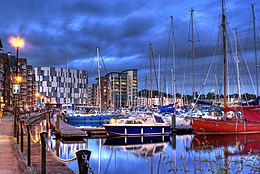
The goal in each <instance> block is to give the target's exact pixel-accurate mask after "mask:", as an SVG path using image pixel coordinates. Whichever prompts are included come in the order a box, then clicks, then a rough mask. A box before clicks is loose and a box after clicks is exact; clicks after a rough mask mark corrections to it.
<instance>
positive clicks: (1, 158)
mask: <svg viewBox="0 0 260 174" xmlns="http://www.w3.org/2000/svg"><path fill="white" fill-rule="evenodd" d="M12 135H13V117H10V116H3V117H2V118H0V174H21V173H25V174H26V173H29V170H28V168H27V166H26V164H25V162H24V161H23V160H22V156H21V153H20V152H19V149H18V146H17V145H16V139H14V138H13V137H12Z"/></svg>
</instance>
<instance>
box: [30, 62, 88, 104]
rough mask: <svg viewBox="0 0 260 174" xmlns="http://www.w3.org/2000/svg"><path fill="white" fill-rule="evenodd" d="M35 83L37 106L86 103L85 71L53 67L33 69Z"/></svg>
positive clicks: (86, 82) (86, 84)
mask: <svg viewBox="0 0 260 174" xmlns="http://www.w3.org/2000/svg"><path fill="white" fill-rule="evenodd" d="M34 74H35V81H36V83H37V84H38V87H37V91H38V93H39V94H40V96H43V97H42V98H41V99H40V100H38V105H40V104H42V102H44V103H55V104H66V103H70V104H85V103H87V99H88V98H87V86H88V76H87V71H85V70H75V69H66V68H54V67H35V68H34Z"/></svg>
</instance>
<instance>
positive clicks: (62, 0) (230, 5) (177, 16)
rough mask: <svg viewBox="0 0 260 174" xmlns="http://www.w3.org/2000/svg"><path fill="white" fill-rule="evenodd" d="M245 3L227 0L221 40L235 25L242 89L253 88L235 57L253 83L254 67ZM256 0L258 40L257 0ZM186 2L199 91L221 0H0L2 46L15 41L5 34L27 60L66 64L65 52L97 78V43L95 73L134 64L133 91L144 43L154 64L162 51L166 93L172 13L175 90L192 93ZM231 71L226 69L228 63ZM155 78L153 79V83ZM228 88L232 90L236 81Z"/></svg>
mask: <svg viewBox="0 0 260 174" xmlns="http://www.w3.org/2000/svg"><path fill="white" fill-rule="evenodd" d="M252 3H253V1H250V0H227V1H226V15H227V23H228V32H229V33H228V38H229V41H228V45H230V47H232V51H234V50H235V49H234V36H233V31H232V30H233V28H237V37H238V42H239V45H241V46H242V49H241V48H239V56H241V60H240V62H241V64H240V69H241V74H243V75H241V79H242V78H243V77H244V80H241V83H244V86H243V85H242V86H243V87H242V88H244V89H245V90H249V92H253V88H252V87H249V86H250V84H251V81H250V80H248V79H250V78H248V76H246V75H244V74H246V68H245V65H244V64H242V62H244V60H246V62H247V64H248V66H249V70H250V74H251V75H252V82H253V83H254V82H255V81H256V80H255V75H254V74H255V72H256V71H255V58H254V55H253V54H252V53H253V49H254V47H253V24H252V11H251V4H252ZM255 3H256V4H255V15H256V25H257V39H258V40H259V35H258V25H259V19H260V12H259V11H260V3H259V4H258V2H257V1H255ZM191 8H193V9H194V10H195V12H194V19H195V23H194V24H195V25H194V35H195V38H194V40H195V41H196V42H195V65H196V66H195V71H196V73H195V77H196V88H197V89H196V90H197V91H198V90H199V89H198V88H199V87H200V86H201V84H202V83H203V80H204V79H205V76H206V74H207V69H208V67H209V63H210V61H211V59H212V57H213V56H214V55H215V56H214V57H215V59H216V60H213V62H214V61H215V65H216V62H222V59H221V57H220V56H219V55H221V54H222V53H221V48H222V46H218V47H217V45H220V43H222V41H221V39H220V40H219V41H218V39H217V38H218V33H219V26H220V19H221V0H182V1H180V0H149V1H148V0H131V1H127V0H109V1H106V0H44V1H43V0H37V1H35V0H23V1H20V0H1V3H0V11H1V18H0V23H1V28H0V38H1V40H2V43H3V46H4V52H11V53H12V55H15V48H13V47H12V46H11V44H10V43H9V38H10V37H12V36H20V37H22V38H23V39H24V40H25V46H24V47H23V48H21V49H20V52H19V53H20V57H26V58H27V59H28V64H31V65H33V66H52V67H66V64H67V57H69V63H68V66H69V68H73V69H82V70H87V71H89V78H90V80H89V83H92V82H93V81H92V80H93V79H94V78H95V77H97V54H96V48H97V47H100V50H101V55H102V58H103V60H104V63H105V66H104V65H102V75H105V74H106V73H109V72H112V71H113V72H114V71H116V72H117V71H123V70H126V69H138V77H139V90H140V89H143V88H145V87H147V88H149V81H148V82H147V83H145V79H147V78H149V43H150V42H151V43H152V47H153V56H154V62H155V63H156V65H154V66H155V68H157V66H158V65H157V64H158V55H159V54H160V55H161V76H162V77H161V79H163V80H162V82H161V84H162V86H164V87H162V88H163V90H164V91H167V90H169V92H170V91H171V88H170V87H169V89H168V88H166V87H165V86H171V83H172V82H171V75H170V74H171V69H172V65H173V63H172V51H171V48H172V40H171V36H170V29H171V28H170V27H171V25H170V22H171V21H170V16H173V19H174V34H175V41H174V43H175V54H176V81H177V92H179V93H182V92H183V91H185V92H186V93H191V88H192V77H193V76H192V75H191V74H192V61H191V58H190V55H191V42H188V40H189V38H188V36H189V25H190V9H191ZM258 43H259V41H258ZM68 45H69V49H68ZM258 46H259V45H258ZM68 50H69V51H68ZM214 50H215V51H214ZM230 52H231V51H230ZM230 52H229V53H230ZM68 55H69V56H68ZM242 55H243V57H244V58H243V59H244V60H242ZM259 55H260V54H259ZM231 59H234V57H232V58H231ZM215 65H214V66H215ZM230 65H231V66H232V65H233V64H230ZM217 68H219V66H215V68H212V71H213V70H214V69H215V70H216V69H217ZM233 68H234V67H233ZM105 69H106V70H107V71H106V72H105ZM220 69H221V68H220ZM215 70H214V71H215ZM230 70H231V71H233V70H232V68H230ZM156 71H157V70H156ZM217 71H219V72H220V71H221V70H217ZM154 72H155V71H154ZM154 74H155V73H154ZM184 74H185V77H186V79H185V80H184ZM214 74H215V73H214ZM220 74H221V73H220ZM210 75H211V76H209V77H208V78H209V80H208V81H207V84H209V86H210V87H208V88H207V89H208V90H213V89H215V86H217V85H219V84H221V83H220V82H218V79H219V78H218V77H216V75H213V72H210ZM146 77H147V78H146ZM230 79H232V80H234V79H235V76H230ZM166 81H167V83H166ZM183 82H185V90H184V89H183ZM155 83H156V81H155V80H154V84H153V86H154V89H155V86H156V85H155ZM234 83H235V82H234ZM233 86H234V85H233ZM230 88H231V87H230ZM233 88H234V90H235V88H236V87H233ZM234 90H233V91H234ZM244 92H245V91H244Z"/></svg>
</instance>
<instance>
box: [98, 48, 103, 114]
mask: <svg viewBox="0 0 260 174" xmlns="http://www.w3.org/2000/svg"><path fill="white" fill-rule="evenodd" d="M97 57H98V104H99V111H100V112H101V109H102V101H101V79H100V78H101V75H100V71H101V67H100V48H99V47H97Z"/></svg>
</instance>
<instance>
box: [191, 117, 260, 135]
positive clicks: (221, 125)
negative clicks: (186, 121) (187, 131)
mask: <svg viewBox="0 0 260 174" xmlns="http://www.w3.org/2000/svg"><path fill="white" fill-rule="evenodd" d="M191 124H192V128H193V131H194V132H195V133H197V134H252V133H260V122H247V121H236V120H233V119H232V120H217V119H203V118H194V119H192V121H191Z"/></svg>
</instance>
